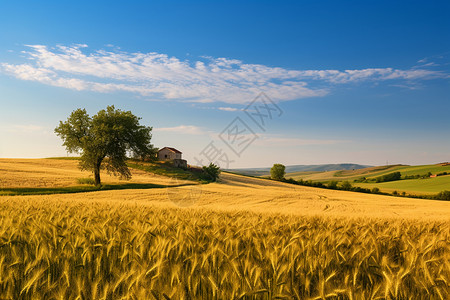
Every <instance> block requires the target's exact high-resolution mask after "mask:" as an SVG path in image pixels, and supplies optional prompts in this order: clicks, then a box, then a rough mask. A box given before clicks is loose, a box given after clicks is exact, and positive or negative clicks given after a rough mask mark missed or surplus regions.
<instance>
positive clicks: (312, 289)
mask: <svg viewBox="0 0 450 300" xmlns="http://www.w3.org/2000/svg"><path fill="white" fill-rule="evenodd" d="M449 242H450V233H449V224H448V223H445V222H440V221H430V222H423V221H413V220H411V221H402V220H387V219H362V218H361V219H352V218H334V217H301V216H286V215H279V214H271V213H261V214H258V213H252V212H248V211H241V212H219V211H213V210H200V209H179V208H170V207H169V206H167V207H162V206H151V205H139V204H137V203H127V202H126V201H122V202H120V201H114V202H113V201H111V202H109V201H90V200H85V201H83V200H77V201H67V200H62V201H58V200H57V199H55V197H52V198H49V199H47V200H45V199H44V198H42V199H39V200H38V199H37V198H26V197H7V198H3V199H0V298H1V299H76V298H78V299H281V298H284V299H449V297H450V293H449V290H450V289H449V284H450V263H449V257H450V244H449Z"/></svg>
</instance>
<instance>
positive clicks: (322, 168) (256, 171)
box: [228, 163, 368, 176]
mask: <svg viewBox="0 0 450 300" xmlns="http://www.w3.org/2000/svg"><path fill="white" fill-rule="evenodd" d="M367 167H368V166H365V165H358V164H348V163H344V164H324V165H291V166H286V173H296V172H305V173H307V174H311V173H315V172H326V171H336V170H358V169H362V168H367ZM228 171H230V172H234V173H238V174H243V175H250V176H266V175H270V167H267V168H241V169H230V170H228Z"/></svg>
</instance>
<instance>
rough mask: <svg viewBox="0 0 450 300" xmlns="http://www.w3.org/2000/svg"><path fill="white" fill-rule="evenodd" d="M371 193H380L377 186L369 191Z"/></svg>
mask: <svg viewBox="0 0 450 300" xmlns="http://www.w3.org/2000/svg"><path fill="white" fill-rule="evenodd" d="M371 193H372V194H379V193H380V189H379V188H377V187H374V188H373V189H372V191H371Z"/></svg>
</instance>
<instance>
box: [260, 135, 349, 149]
mask: <svg viewBox="0 0 450 300" xmlns="http://www.w3.org/2000/svg"><path fill="white" fill-rule="evenodd" d="M345 142H348V141H344V140H330V139H326V140H320V139H301V138H295V137H294V138H292V137H279V136H262V137H260V138H259V139H258V140H256V141H255V145H259V146H275V147H281V146H285V147H289V146H312V145H334V144H339V143H345Z"/></svg>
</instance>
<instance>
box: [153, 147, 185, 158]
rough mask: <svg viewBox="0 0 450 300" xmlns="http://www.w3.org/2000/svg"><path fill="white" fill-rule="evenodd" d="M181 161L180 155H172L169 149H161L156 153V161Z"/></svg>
mask: <svg viewBox="0 0 450 300" xmlns="http://www.w3.org/2000/svg"><path fill="white" fill-rule="evenodd" d="M174 159H181V153H174V152H172V151H170V150H169V149H162V150H161V151H159V152H158V160H174Z"/></svg>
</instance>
